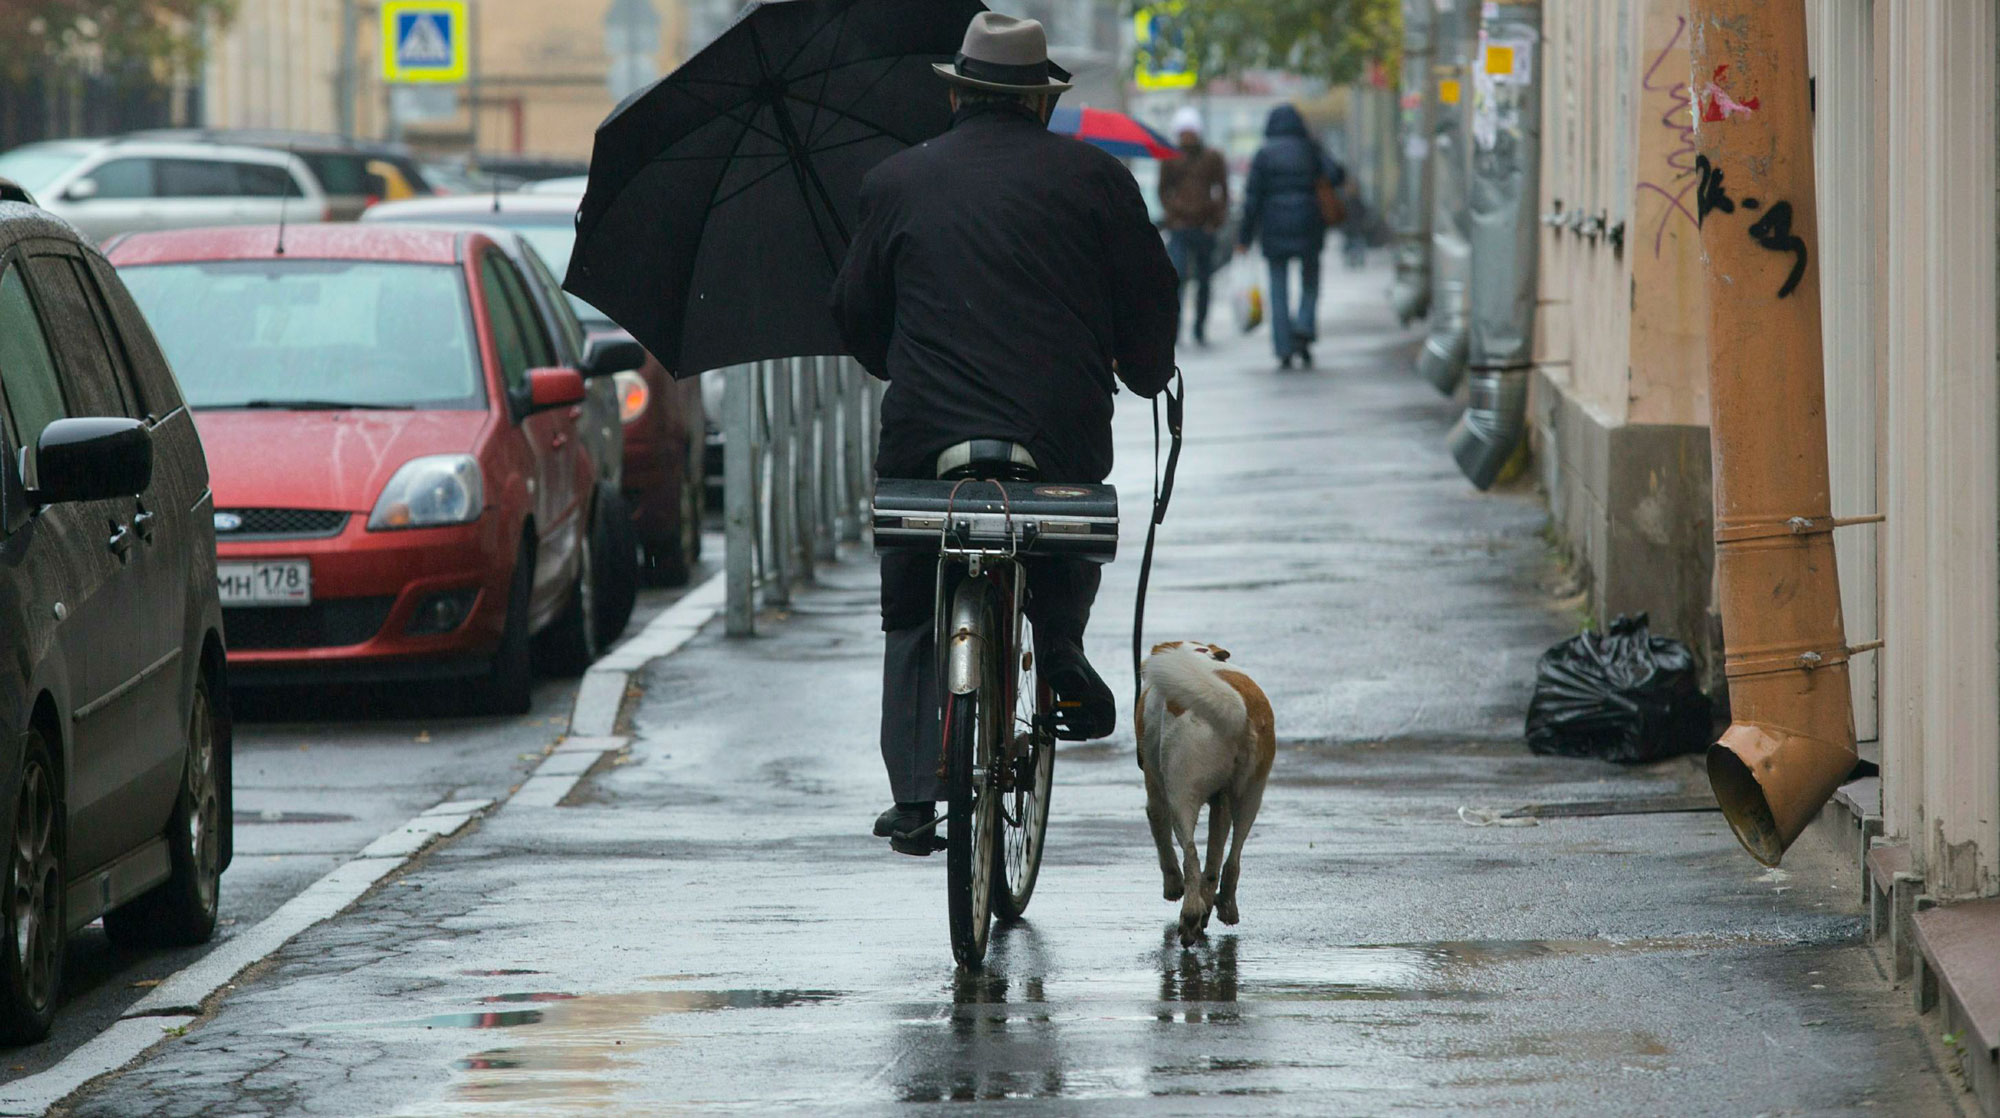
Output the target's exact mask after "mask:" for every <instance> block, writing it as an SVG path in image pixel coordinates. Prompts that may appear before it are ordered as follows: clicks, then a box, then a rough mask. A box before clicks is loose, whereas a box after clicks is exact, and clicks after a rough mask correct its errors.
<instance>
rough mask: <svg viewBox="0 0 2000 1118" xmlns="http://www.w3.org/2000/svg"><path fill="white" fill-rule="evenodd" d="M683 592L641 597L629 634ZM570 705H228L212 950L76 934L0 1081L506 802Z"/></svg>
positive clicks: (293, 698)
mask: <svg viewBox="0 0 2000 1118" xmlns="http://www.w3.org/2000/svg"><path fill="white" fill-rule="evenodd" d="M707 573H708V569H707V568H704V569H703V571H701V572H698V577H706V575H707ZM680 593H681V592H680V591H678V590H667V589H649V590H646V591H645V592H644V593H643V595H642V598H641V602H640V605H639V607H638V608H637V609H636V610H635V611H634V616H633V620H632V625H631V629H632V630H634V631H636V630H637V629H638V628H640V627H642V626H643V625H644V624H645V623H646V621H647V620H649V619H650V618H651V617H652V615H654V614H655V613H657V612H658V611H659V610H661V609H664V608H665V607H666V606H667V605H668V604H670V603H671V602H673V601H674V600H675V599H677V598H678V597H679V596H680ZM575 694H576V681H575V680H564V679H549V678H542V679H539V680H537V682H536V687H535V700H534V708H533V710H532V711H530V713H528V714H527V715H524V716H522V717H519V718H462V717H457V716H453V715H441V714H440V713H439V712H440V711H449V710H451V708H452V704H451V703H450V701H449V697H448V696H445V695H442V694H441V693H440V688H439V687H437V686H432V685H418V686H406V687H402V688H393V689H392V688H361V687H341V688H322V689H314V690H306V689H300V688H283V689H274V690H260V691H251V692H239V693H237V694H236V695H234V696H232V701H233V704H234V707H235V711H234V713H235V717H236V720H237V722H236V742H235V749H236V858H235V860H234V861H233V862H232V863H231V865H230V867H229V869H228V870H227V871H226V872H225V873H224V875H223V879H222V911H221V915H220V919H219V921H218V927H217V929H216V935H215V939H214V940H213V941H212V942H211V943H209V944H207V945H204V946H202V947H196V948H184V949H176V950H170V951H133V950H125V949H121V948H118V947H114V946H113V945H112V944H111V942H110V941H109V940H108V939H106V938H105V936H104V932H103V929H102V927H101V926H100V925H98V924H92V925H91V926H90V927H88V928H86V929H84V930H83V931H81V932H79V933H78V934H77V935H76V936H74V937H72V938H71V941H70V954H69V960H68V966H67V967H66V968H65V970H64V975H63V979H64V987H65V991H66V994H65V1002H64V1005H63V1008H62V1010H61V1012H60V1013H59V1014H58V1015H57V1017H56V1025H55V1029H54V1031H53V1032H52V1034H51V1035H50V1037H49V1038H48V1039H47V1040H45V1041H43V1042H42V1043H40V1044H35V1045H29V1046H26V1047H22V1048H12V1049H0V1083H5V1082H7V1081H10V1080H13V1079H17V1078H20V1077H22V1076H25V1075H32V1074H34V1073H36V1072H39V1071H42V1070H44V1069H46V1068H48V1067H50V1066H52V1065H54V1064H55V1063H57V1062H58V1061H60V1060H61V1059H63V1058H64V1057H65V1056H67V1055H69V1054H70V1053H71V1052H72V1051H74V1050H75V1049H76V1048H77V1046H79V1045H81V1044H83V1043H84V1042H86V1041H88V1040H90V1039H91V1038H92V1037H94V1036H96V1035H97V1034H98V1033H99V1032H101V1031H102V1030H103V1029H105V1028H106V1027H107V1026H109V1025H110V1024H111V1023H112V1022H114V1021H116V1020H117V1019H118V1017H119V1016H120V1015H121V1014H122V1013H123V1012H125V1011H126V1010H127V1009H128V1008H129V1007H130V1006H131V1005H132V1004H133V1003H134V1002H136V1001H138V1000H139V999H140V998H141V997H144V996H145V994H146V992H147V990H148V989H149V988H150V987H151V986H152V985H153V984H154V983H156V982H157V981H158V980H160V979H162V978H164V977H166V976H167V975H169V974H172V973H173V972H175V971H177V970H179V969H180V968H181V967H184V966H186V965H187V964H189V963H191V962H193V961H195V960H196V959H198V958H200V957H201V956H203V955H205V954H207V953H208V952H209V951H211V950H213V949H214V948H216V947H219V946H221V945H222V944H224V943H226V942H227V941H228V940H229V939H230V937H232V936H234V935H236V934H238V933H239V932H242V931H246V930H248V929H249V928H250V927H252V926H253V925H255V924H256V923H257V922H258V921H260V920H262V919H263V918H264V917H266V916H268V915H270V914H271V912H272V911H273V910H275V909H276V908H277V907H278V906H279V905H281V904H283V903H284V902H286V901H288V900H290V899H291V898H292V897H294V896H296V895H297V894H298V893H299V892H300V891H301V890H303V889H304V888H306V887H307V886H308V885H311V884H312V883H313V882H314V881H316V880H318V879H319V878H320V877H321V876H322V875H324V874H325V873H326V872H327V871H329V870H331V869H333V868H334V867H335V866H337V865H339V864H341V863H342V862H345V861H346V860H347V859H349V858H350V857H352V856H353V855H354V853H355V852H356V851H358V850H360V849H361V848H362V847H364V846H366V845H368V843H369V842H371V841H373V840H374V839H375V838H376V836H378V835H381V834H382V833H384V832H386V831H389V830H392V829H394V828H396V827H399V826H401V825H402V824H403V823H404V822H406V821H407V820H409V819H410V818H411V817H412V816H414V815H416V814H418V813H420V812H422V811H424V810H425V809H427V808H429V807H431V806H432V805H434V804H437V803H439V802H441V801H444V800H448V799H454V798H457V799H482V798H499V797H502V796H505V795H506V794H507V793H508V791H509V790H510V789H512V788H513V787H514V786H515V785H517V784H519V783H520V781H521V779H522V777H523V776H524V775H525V774H526V773H527V771H528V770H529V769H531V768H532V767H533V765H534V762H535V761H537V760H539V759H540V758H541V754H542V751H543V750H544V749H545V748H546V747H547V746H548V744H549V742H550V741H552V740H554V738H555V737H556V736H558V735H559V734H561V732H562V730H563V728H564V727H565V726H566V725H567V724H568V721H569V710H570V704H571V702H572V700H573V699H574V697H575Z"/></svg>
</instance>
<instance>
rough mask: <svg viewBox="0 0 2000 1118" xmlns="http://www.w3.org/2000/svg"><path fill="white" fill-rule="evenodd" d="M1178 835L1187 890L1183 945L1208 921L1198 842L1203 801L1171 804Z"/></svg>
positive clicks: (1183, 918) (1183, 903)
mask: <svg viewBox="0 0 2000 1118" xmlns="http://www.w3.org/2000/svg"><path fill="white" fill-rule="evenodd" d="M1170 810H1171V811H1172V812H1173V824H1174V838H1175V839H1176V840H1177V841H1179V842H1180V844H1181V855H1182V861H1181V876H1182V877H1183V878H1184V879H1185V880H1186V881H1187V885H1188V888H1187V893H1186V895H1184V896H1183V897H1182V898H1181V946H1182V947H1188V946H1191V945H1192V944H1193V943H1194V941H1195V938H1196V937H1197V936H1199V935H1201V929H1202V925H1203V924H1205V923H1206V922H1207V921H1208V902H1207V900H1206V898H1204V897H1203V896H1202V893H1203V892H1204V890H1203V889H1202V884H1201V850H1200V848H1199V847H1197V846H1196V845H1195V837H1194V836H1195V826H1196V824H1197V823H1198V822H1199V820H1200V817H1201V801H1200V800H1198V799H1188V800H1185V801H1184V802H1178V803H1174V804H1172V805H1171V806H1170Z"/></svg>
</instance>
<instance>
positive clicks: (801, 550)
mask: <svg viewBox="0 0 2000 1118" xmlns="http://www.w3.org/2000/svg"><path fill="white" fill-rule="evenodd" d="M808 360H812V358H792V360H788V362H784V364H786V382H788V384H790V388H792V546H794V548H796V554H798V578H800V580H802V582H812V536H814V526H812V520H814V508H812V410H814V408H812V380H810V378H808V376H806V362H808Z"/></svg>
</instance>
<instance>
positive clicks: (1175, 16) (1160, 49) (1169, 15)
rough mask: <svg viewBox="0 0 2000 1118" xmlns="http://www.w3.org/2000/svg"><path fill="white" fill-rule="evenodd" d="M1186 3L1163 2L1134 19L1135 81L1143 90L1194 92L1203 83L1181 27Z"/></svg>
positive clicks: (1176, 0) (1145, 8) (1133, 69)
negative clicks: (1187, 90) (1190, 55)
mask: <svg viewBox="0 0 2000 1118" xmlns="http://www.w3.org/2000/svg"><path fill="white" fill-rule="evenodd" d="M1186 6H1187V5H1186V3H1185V0H1163V2H1161V3H1157V4H1149V5H1146V6H1145V7H1142V8H1140V9H1139V10H1138V11H1136V12H1134V13H1133V15H1132V37H1133V50H1132V81H1133V83H1134V84H1136V85H1137V86H1138V87H1139V88H1140V89H1146V90H1153V89H1193V88H1194V87H1195V86H1196V85H1198V84H1200V82H1201V75H1200V74H1198V73H1196V72H1195V65H1194V59H1192V58H1190V57H1188V52H1187V37H1186V32H1185V31H1184V30H1183V28H1182V26H1181V11H1182V10H1183V9H1184V8H1185V7H1186Z"/></svg>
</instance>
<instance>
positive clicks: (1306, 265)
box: [1268, 252, 1319, 360]
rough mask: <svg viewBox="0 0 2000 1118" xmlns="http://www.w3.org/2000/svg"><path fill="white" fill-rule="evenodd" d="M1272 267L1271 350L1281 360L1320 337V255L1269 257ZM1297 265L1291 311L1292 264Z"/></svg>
mask: <svg viewBox="0 0 2000 1118" xmlns="http://www.w3.org/2000/svg"><path fill="white" fill-rule="evenodd" d="M1268 259H1269V262H1270V265H1271V309H1270V316H1271V348H1273V349H1275V350H1277V352H1278V357H1279V359H1280V360H1282V359H1284V358H1286V357H1290V356H1291V355H1292V354H1294V353H1297V352H1298V348H1299V346H1301V345H1309V344H1311V343H1312V340H1313V339H1314V338H1316V337H1318V336H1319V254H1318V253H1316V252H1315V253H1307V254H1306V255H1304V256H1273V257H1269V258H1268ZM1294 260H1296V261H1298V265H1299V301H1298V307H1297V309H1296V310H1294V309H1293V307H1292V300H1291V291H1290V288H1291V284H1290V283H1289V279H1290V276H1291V267H1292V262H1293V261H1294Z"/></svg>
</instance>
